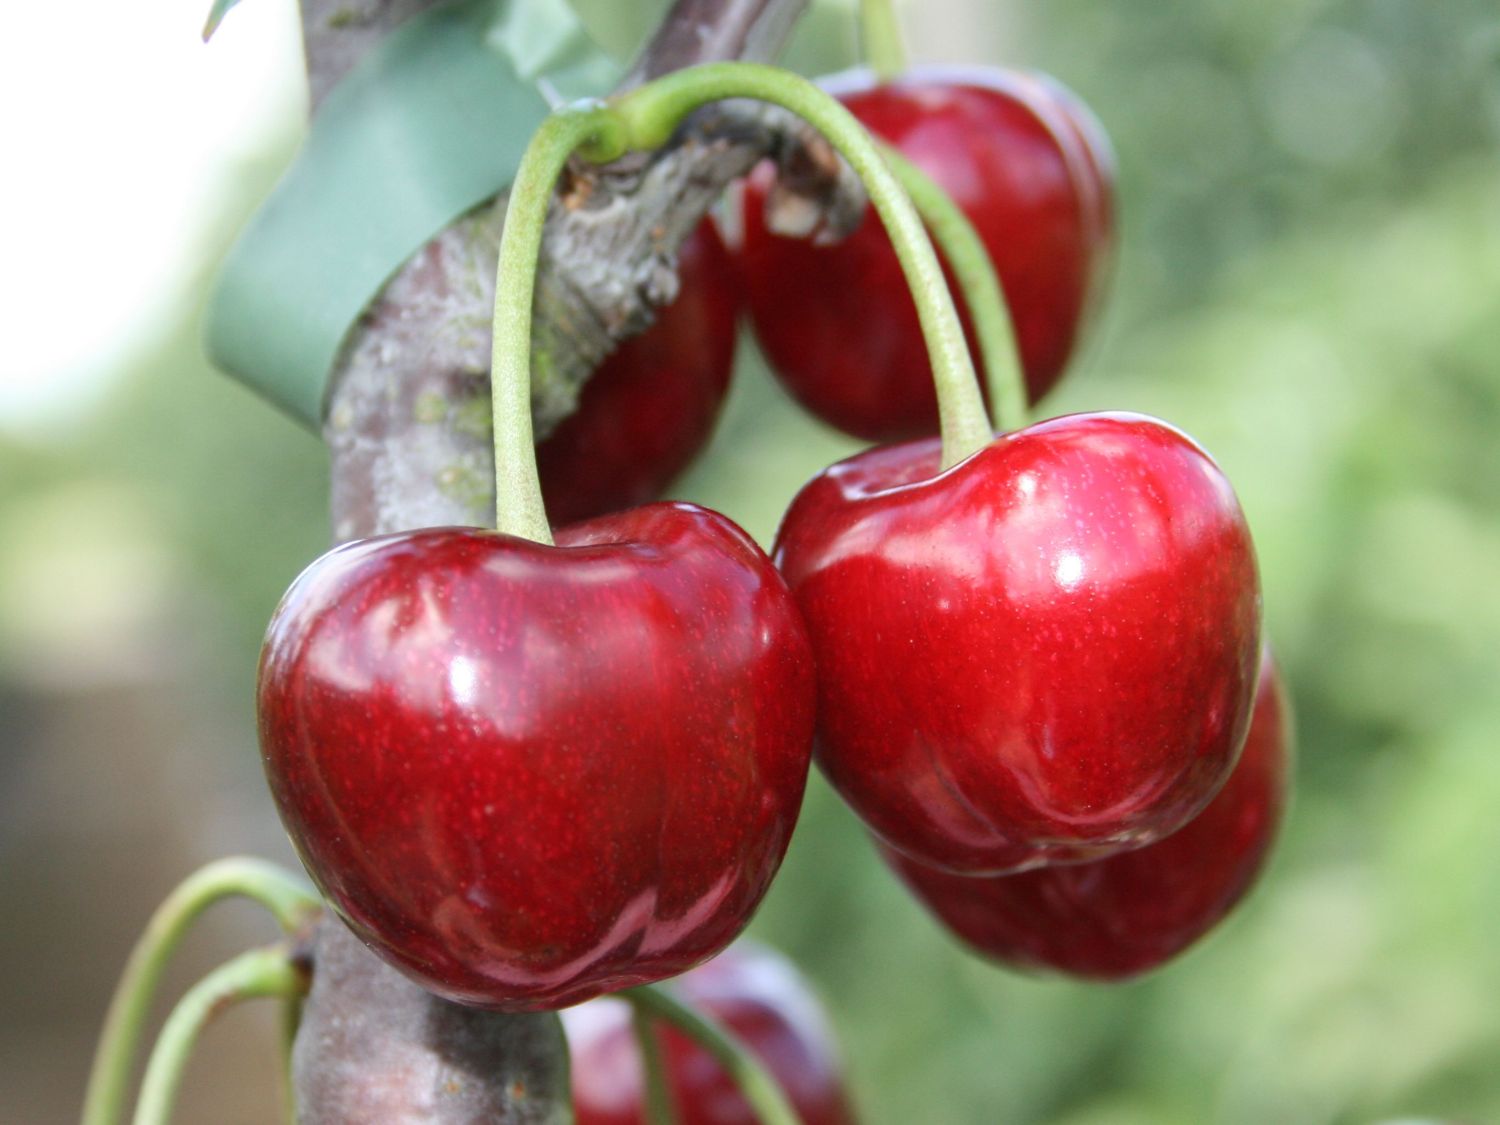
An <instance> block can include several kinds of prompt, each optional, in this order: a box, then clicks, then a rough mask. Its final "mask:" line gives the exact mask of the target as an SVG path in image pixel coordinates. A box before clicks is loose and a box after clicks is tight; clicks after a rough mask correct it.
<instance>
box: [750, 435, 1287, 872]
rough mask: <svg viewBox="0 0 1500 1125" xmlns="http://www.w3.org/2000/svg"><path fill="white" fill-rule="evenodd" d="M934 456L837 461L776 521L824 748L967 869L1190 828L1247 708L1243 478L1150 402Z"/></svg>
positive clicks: (927, 851) (874, 813)
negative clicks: (1236, 479)
mask: <svg viewBox="0 0 1500 1125" xmlns="http://www.w3.org/2000/svg"><path fill="white" fill-rule="evenodd" d="M938 464H939V450H938V442H937V441H936V440H935V439H928V440H925V441H920V442H912V443H909V444H906V445H898V446H886V447H877V448H875V449H872V450H869V451H867V452H865V453H862V454H859V455H857V456H855V457H852V458H850V459H849V460H847V461H844V462H841V463H840V464H837V465H834V466H833V467H832V468H830V469H827V470H825V471H824V472H823V473H821V474H819V475H818V476H817V477H815V478H813V480H812V481H811V482H810V483H809V484H808V485H807V486H806V487H804V488H803V490H802V491H801V493H799V494H798V496H797V498H796V499H795V500H794V501H793V503H792V506H791V508H790V510H789V511H788V512H787V514H786V517H785V519H784V521H783V523H782V526H781V530H780V532H779V534H778V536H777V541H776V548H775V557H776V559H777V562H778V564H779V565H780V567H781V569H782V572H783V573H784V574H785V575H786V577H787V582H788V583H789V585H790V586H791V589H792V592H793V594H795V595H796V598H797V602H798V604H799V605H800V606H801V608H802V611H803V615H804V617H805V618H806V621H807V624H808V631H809V634H810V635H811V638H812V643H813V651H814V653H815V655H816V658H817V661H818V730H819V745H818V750H817V754H818V760H819V763H820V764H821V766H822V767H823V770H824V772H825V773H826V774H827V775H828V777H829V779H830V780H831V781H832V782H833V784H834V786H835V787H836V788H837V789H838V790H839V791H840V793H842V794H843V796H844V797H845V799H846V800H847V801H848V802H849V803H850V804H851V805H852V806H853V807H854V809H855V811H856V812H857V813H859V815H860V816H861V817H863V818H864V820H865V821H866V823H867V824H868V825H869V827H870V828H871V829H873V830H874V832H875V833H876V834H877V835H878V836H879V837H880V838H881V839H883V840H884V841H885V842H886V843H888V844H890V845H891V846H892V847H894V848H896V849H897V850H898V851H901V852H904V853H906V854H907V855H908V856H910V857H912V858H914V859H917V860H919V861H921V862H924V863H928V864H931V865H934V866H937V867H942V868H946V869H949V870H953V871H958V872H964V873H970V874H979V873H985V874H996V873H999V872H1004V871H1015V870H1021V869H1024V868H1026V867H1033V866H1039V865H1041V864H1043V863H1046V862H1051V861H1054V860H1057V859H1060V858H1068V859H1081V858H1089V857H1096V856H1100V855H1103V854H1108V853H1110V852H1114V851H1119V850H1123V849H1126V848H1131V847H1139V846H1142V845H1144V844H1147V843H1150V842H1151V841H1153V840H1158V839H1160V838H1162V837H1163V836H1166V835H1168V834H1170V833H1172V832H1174V831H1176V830H1177V829H1178V828H1180V827H1182V826H1183V825H1184V824H1186V823H1187V822H1188V821H1189V820H1190V819H1192V817H1193V816H1194V815H1196V814H1197V813H1198V812H1199V810H1201V809H1202V808H1203V807H1204V805H1206V804H1207V803H1208V801H1209V799H1210V798H1211V797H1212V796H1213V794H1214V793H1215V792H1217V791H1218V789H1219V787H1220V786H1221V785H1222V784H1223V783H1224V781H1225V779H1226V778H1227V777H1228V776H1229V772H1230V770H1231V769H1232V768H1233V766H1234V762H1235V759H1236V756H1237V755H1238V754H1239V751H1240V747H1241V746H1242V745H1243V743H1244V738H1245V732H1246V730H1247V729H1248V726H1249V722H1250V708H1251V702H1252V693H1253V691H1254V687H1255V674H1256V661H1257V659H1258V657H1259V647H1260V587H1259V580H1258V576H1257V573H1256V565H1255V555H1254V550H1253V548H1252V546H1251V541H1250V533H1249V530H1248V528H1247V527H1246V525H1245V520H1244V516H1243V515H1242V513H1241V511H1240V508H1239V504H1238V502H1237V501H1236V500H1235V496H1234V492H1233V490H1232V489H1231V488H1230V486H1229V482H1228V481H1227V480H1226V479H1225V478H1224V475H1223V473H1222V472H1220V470H1219V468H1218V466H1216V465H1215V464H1214V462H1213V461H1212V460H1211V459H1210V458H1209V456H1208V455H1207V454H1206V453H1204V452H1203V450H1202V449H1200V448H1199V447H1198V446H1197V445H1195V444H1194V443H1193V442H1192V441H1191V439H1189V438H1187V437H1186V436H1184V435H1183V434H1182V433H1180V432H1179V431H1177V430H1174V429H1172V428H1171V427H1169V426H1167V425H1166V424H1165V423H1162V422H1159V421H1156V420H1154V419H1151V418H1146V417H1143V416H1141V415H1131V414H1083V415H1075V416H1071V417H1065V418H1056V419H1053V420H1051V421H1047V422H1041V423H1038V424H1036V425H1033V426H1028V427H1026V428H1025V429H1022V430H1019V431H1017V432H1015V433H1012V434H1007V435H1004V436H1002V437H999V438H997V439H995V440H994V441H993V442H991V443H990V444H989V445H988V446H986V447H984V448H982V449H981V450H980V451H979V452H978V453H975V454H974V455H972V456H970V457H969V458H967V459H966V460H964V461H961V462H960V463H959V464H957V465H956V466H954V467H953V468H951V469H949V470H948V471H946V472H943V473H938V471H937V469H938Z"/></svg>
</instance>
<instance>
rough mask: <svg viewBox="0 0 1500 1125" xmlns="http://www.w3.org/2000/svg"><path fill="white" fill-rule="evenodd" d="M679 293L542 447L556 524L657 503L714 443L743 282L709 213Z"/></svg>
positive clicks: (685, 258)
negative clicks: (676, 479) (739, 283)
mask: <svg viewBox="0 0 1500 1125" xmlns="http://www.w3.org/2000/svg"><path fill="white" fill-rule="evenodd" d="M677 267H678V280H679V282H680V284H681V289H680V291H679V292H678V295H677V299H676V300H675V301H673V302H672V303H671V304H670V305H667V306H666V307H665V308H663V309H662V310H661V311H660V312H658V313H657V316H656V321H655V322H654V323H653V324H652V325H651V326H650V327H649V328H647V329H646V330H645V331H644V332H642V333H641V334H640V335H638V336H632V337H631V338H630V339H628V340H625V341H623V342H622V343H621V344H620V346H619V347H617V348H616V349H615V350H614V352H613V353H612V354H611V355H610V356H609V358H607V359H606V360H605V361H604V363H603V364H602V365H600V367H599V369H598V370H597V371H595V372H594V373H593V375H591V376H590V377H589V380H588V382H586V383H585V384H584V385H583V390H582V392H581V393H580V394H579V397H578V406H577V409H576V410H574V412H573V413H572V414H570V415H568V417H566V418H564V419H563V420H562V421H561V422H560V423H558V425H557V427H556V428H555V429H554V430H553V431H552V433H551V434H549V435H548V436H547V438H546V440H545V441H542V442H540V443H538V445H537V448H536V460H537V471H538V472H539V473H540V474H541V478H542V495H543V497H544V499H545V500H546V504H547V514H548V517H549V518H550V519H551V521H552V523H553V524H554V525H559V524H565V523H573V522H574V521H575V520H581V519H588V518H590V517H592V516H597V515H602V514H603V513H605V512H613V511H618V510H620V509H622V508H628V507H631V506H633V505H636V504H642V503H645V502H646V501H648V500H655V499H656V498H657V497H658V496H660V495H661V494H662V491H663V489H665V488H666V487H667V485H668V484H670V483H671V482H672V480H673V479H674V478H675V477H676V476H677V475H678V474H679V473H680V472H682V471H683V470H684V469H686V468H687V467H688V465H689V464H690V463H691V462H692V460H693V458H694V457H696V456H697V454H698V453H699V451H700V450H702V448H703V447H704V446H705V445H706V444H707V443H708V439H709V437H710V436H711V435H712V433H713V428H714V423H715V422H716V421H717V420H718V417H719V410H720V408H721V407H722V406H723V405H724V397H725V395H727V394H728V392H729V377H730V374H731V372H732V371H733V369H734V341H735V322H736V319H737V317H738V314H739V285H738V281H737V279H736V276H735V269H734V263H733V262H732V261H731V260H730V257H729V252H728V251H727V250H725V249H724V243H723V241H722V240H721V239H720V238H719V235H718V232H717V231H716V230H715V229H714V225H713V223H712V222H711V221H709V220H704V222H703V223H702V224H701V225H700V226H699V227H698V228H697V230H695V231H694V232H693V233H692V234H691V235H689V236H688V238H687V240H686V241H685V242H683V244H682V247H681V249H680V250H679V252H678V262H677Z"/></svg>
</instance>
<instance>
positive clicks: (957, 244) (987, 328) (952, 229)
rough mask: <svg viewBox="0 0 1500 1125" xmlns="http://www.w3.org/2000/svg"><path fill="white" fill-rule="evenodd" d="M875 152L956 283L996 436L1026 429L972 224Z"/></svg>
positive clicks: (920, 177) (919, 177)
mask: <svg viewBox="0 0 1500 1125" xmlns="http://www.w3.org/2000/svg"><path fill="white" fill-rule="evenodd" d="M881 152H882V153H884V155H885V160H886V163H887V164H889V165H890V166H891V171H892V172H894V173H895V174H896V179H898V180H900V181H901V186H902V187H903V188H905V189H906V194H907V195H909V196H911V201H912V203H914V204H915V205H916V208H917V212H918V213H919V214H920V215H921V216H922V221H923V222H924V223H926V224H927V229H928V230H929V231H930V232H932V237H933V241H935V242H936V243H937V244H938V246H939V247H940V248H941V249H942V251H943V257H944V258H946V259H947V262H948V266H949V268H950V269H952V270H953V274H954V276H955V277H956V278H957V279H958V288H959V291H960V292H962V293H963V295H964V304H965V305H966V306H967V307H968V310H969V316H970V318H971V319H972V320H973V323H974V331H975V333H976V334H977V335H978V336H979V356H980V359H981V361H982V362H981V364H980V365H981V366H982V367H983V368H984V373H985V378H986V380H987V381H988V384H989V391H990V410H991V412H992V413H993V415H994V418H995V423H996V428H997V429H999V430H1000V431H1001V432H1007V431H1013V430H1019V429H1021V428H1022V427H1023V426H1025V425H1026V420H1027V412H1028V410H1029V405H1028V403H1027V400H1026V377H1025V375H1023V374H1022V372H1021V353H1020V352H1019V350H1017V347H1016V332H1015V326H1014V324H1013V323H1012V321H1011V318H1010V308H1009V306H1008V305H1007V304H1006V301H1005V290H1004V287H1003V286H1002V285H1001V284H1000V275H999V274H998V273H996V272H995V263H994V262H993V261H991V260H990V255H989V251H987V250H986V249H985V248H984V243H983V242H982V241H981V240H980V238H979V232H978V231H977V230H975V229H974V224H973V223H971V222H969V217H968V216H967V215H965V214H964V213H963V212H962V211H960V210H959V208H958V204H956V203H954V202H953V200H952V199H951V198H950V197H949V195H948V193H947V192H945V191H944V190H943V189H942V188H941V187H939V186H938V185H937V184H936V183H934V182H933V181H932V180H931V179H929V178H928V176H927V174H926V173H925V172H923V171H922V170H921V169H920V168H918V167H917V166H916V165H915V164H913V163H912V162H911V161H910V160H907V159H906V157H904V156H902V155H901V154H900V153H899V152H897V151H896V150H895V149H894V148H891V147H890V146H889V145H882V146H881Z"/></svg>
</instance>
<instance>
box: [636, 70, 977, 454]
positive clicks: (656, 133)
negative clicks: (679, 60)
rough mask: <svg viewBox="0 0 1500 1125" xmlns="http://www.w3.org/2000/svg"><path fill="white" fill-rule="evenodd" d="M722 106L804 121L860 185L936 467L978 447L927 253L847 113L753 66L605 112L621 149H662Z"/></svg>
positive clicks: (698, 77)
mask: <svg viewBox="0 0 1500 1125" xmlns="http://www.w3.org/2000/svg"><path fill="white" fill-rule="evenodd" d="M724 98H755V99H758V100H760V101H765V102H770V103H772V104H773V105H779V106H781V107H782V108H784V109H787V110H790V111H791V112H792V113H795V114H797V115H798V116H800V117H802V118H805V119H806V120H807V121H808V122H809V123H810V124H811V125H812V126H813V127H814V128H816V129H817V130H818V131H819V132H820V133H822V134H823V136H824V137H825V138H826V139H827V140H828V142H829V143H830V144H831V145H833V147H834V148H836V149H837V150H838V151H839V153H840V154H841V155H842V156H843V157H844V159H846V160H847V161H848V162H849V163H850V165H851V166H852V167H853V168H854V170H855V172H856V173H858V175H859V177H860V179H861V180H863V181H864V184H865V188H866V189H867V190H868V192H869V194H870V199H871V201H872V202H873V203H874V204H875V209H876V211H878V212H879V214H880V218H881V221H882V222H883V223H884V224H885V229H886V232H887V233H888V234H889V236H890V239H891V244H892V245H893V246H894V247H895V250H896V256H897V258H899V259H900V261H901V267H902V269H903V270H904V271H905V273H906V281H907V284H908V285H909V286H910V287H911V291H912V297H913V299H914V300H915V301H916V304H917V315H918V318H919V319H920V320H921V323H922V334H923V336H924V337H925V338H926V341H927V350H928V353H929V355H930V356H931V357H932V380H933V384H934V386H935V387H936V389H937V398H938V417H939V420H940V425H941V429H942V435H943V468H945V469H946V468H948V467H950V466H952V465H956V464H957V463H958V462H959V461H962V460H963V459H964V458H965V457H968V456H969V455H970V454H971V453H974V452H976V451H977V450H979V449H981V448H983V447H984V446H985V445H986V444H987V443H988V442H989V440H990V438H991V436H992V434H991V432H990V427H989V420H988V419H987V418H986V417H985V412H984V400H983V398H981V397H980V394H979V382H978V377H977V376H976V375H975V374H974V365H973V363H972V362H971V360H970V358H969V349H968V346H967V344H966V343H965V341H964V333H963V327H962V325H961V324H960V323H959V319H958V312H957V310H956V309H955V308H954V306H953V297H952V295H951V294H950V293H949V292H948V285H947V282H946V281H945V280H944V278H943V271H942V267H941V266H940V265H939V264H938V259H937V254H936V253H935V252H934V251H933V249H932V242H931V240H930V239H929V238H928V235H927V232H926V230H924V229H923V227H922V220H921V219H920V218H919V217H918V215H917V212H916V210H915V209H914V208H913V207H912V204H911V200H909V199H908V198H907V197H906V193H905V192H904V191H902V190H901V185H900V184H899V183H898V182H897V181H896V179H895V177H894V176H893V175H892V174H891V171H890V169H889V168H888V167H887V166H886V163H885V161H884V160H883V159H882V158H881V156H880V152H879V150H878V149H877V148H876V147H875V142H874V141H872V140H871V139H870V136H869V134H868V133H866V132H865V130H864V127H863V126H862V125H860V123H859V122H858V121H857V120H855V118H854V116H853V115H852V114H851V113H850V112H849V111H848V110H847V109H845V108H844V107H843V106H842V105H840V104H839V103H838V101H836V100H835V99H834V98H832V97H830V96H829V95H828V94H826V93H824V92H823V91H822V90H819V89H818V88H817V87H816V86H814V85H813V84H812V83H811V82H809V81H807V80H806V79H805V78H800V77H798V76H797V75H795V74H792V73H790V72H789V71H785V70H778V69H777V68H775V67H769V66H760V65H757V64H755V63H710V64H708V65H706V66H697V67H690V68H688V69H686V70H679V71H674V72H673V73H671V74H668V75H666V76H665V77H662V78H658V79H657V80H656V81H654V82H650V83H648V84H646V85H645V86H642V87H640V88H639V89H636V90H632V91H630V92H629V93H627V94H624V95H622V96H620V97H619V98H618V99H617V100H615V101H614V102H613V103H612V104H613V107H614V110H615V112H616V114H617V115H618V116H619V118H620V120H621V122H622V123H623V125H624V126H625V128H626V130H627V132H628V136H629V141H630V145H631V147H632V148H648V149H649V148H659V147H660V146H661V145H662V144H664V143H665V142H666V140H667V139H668V138H669V137H670V136H671V133H672V131H673V130H674V129H675V128H676V126H677V124H678V122H680V121H681V120H682V118H683V117H684V116H686V115H687V114H688V113H689V112H691V111H692V110H694V109H697V108H698V107H699V106H701V105H704V104H706V103H708V102H715V101H720V100H722V99H724Z"/></svg>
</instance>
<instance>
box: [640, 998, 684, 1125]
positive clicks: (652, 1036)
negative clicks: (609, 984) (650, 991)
mask: <svg viewBox="0 0 1500 1125" xmlns="http://www.w3.org/2000/svg"><path fill="white" fill-rule="evenodd" d="M630 1023H631V1027H632V1029H633V1030H634V1031H635V1042H636V1046H637V1047H638V1048H639V1050H640V1052H641V1070H642V1072H643V1073H644V1075H645V1079H646V1082H645V1091H646V1121H647V1123H648V1125H676V1121H677V1111H676V1109H675V1108H674V1106H673V1105H672V1093H671V1091H670V1090H669V1089H668V1088H667V1068H666V1064H665V1061H664V1060H663V1059H662V1049H661V1036H660V1034H659V1033H658V1031H657V1026H656V1018H655V1017H654V1016H652V1015H651V1014H650V1013H648V1012H647V1011H646V1010H645V1009H644V1008H643V1007H641V1006H640V1005H638V1004H632V1005H631V1007H630Z"/></svg>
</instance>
